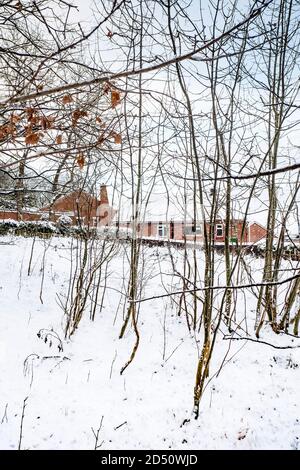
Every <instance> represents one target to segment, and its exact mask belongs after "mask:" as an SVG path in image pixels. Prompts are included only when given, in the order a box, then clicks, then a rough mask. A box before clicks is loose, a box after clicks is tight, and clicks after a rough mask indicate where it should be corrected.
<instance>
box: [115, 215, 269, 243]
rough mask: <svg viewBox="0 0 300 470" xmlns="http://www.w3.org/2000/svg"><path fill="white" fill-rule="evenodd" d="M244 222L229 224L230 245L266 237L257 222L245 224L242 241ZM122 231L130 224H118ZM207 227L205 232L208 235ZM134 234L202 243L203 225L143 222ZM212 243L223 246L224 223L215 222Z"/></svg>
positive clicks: (222, 221)
mask: <svg viewBox="0 0 300 470" xmlns="http://www.w3.org/2000/svg"><path fill="white" fill-rule="evenodd" d="M243 223H244V221H243V220H241V219H233V220H232V221H231V223H230V243H231V244H236V243H239V244H240V243H241V242H242V244H243V245H250V244H254V243H257V242H258V241H260V240H262V239H263V238H265V237H266V235H267V229H266V228H265V227H263V226H262V225H261V224H259V223H257V222H246V226H245V229H244V234H243V240H242V228H243ZM118 224H119V226H120V227H122V228H123V229H126V228H127V229H130V230H132V222H118ZM209 230H210V228H209V225H208V224H207V231H208V233H209ZM136 233H137V236H138V237H141V238H161V239H165V240H177V241H182V240H186V241H194V240H196V242H198V243H203V224H202V223H200V222H199V223H197V224H194V223H193V222H192V221H191V222H183V221H182V220H170V221H145V222H141V223H137V225H136ZM213 240H214V243H215V244H216V245H218V244H219V245H223V244H224V242H225V221H224V220H222V219H218V220H216V223H215V226H214V237H213Z"/></svg>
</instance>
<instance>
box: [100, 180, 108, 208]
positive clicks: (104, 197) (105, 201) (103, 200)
mask: <svg viewBox="0 0 300 470" xmlns="http://www.w3.org/2000/svg"><path fill="white" fill-rule="evenodd" d="M100 204H101V205H102V204H108V195H107V189H106V186H105V184H102V185H101V186H100Z"/></svg>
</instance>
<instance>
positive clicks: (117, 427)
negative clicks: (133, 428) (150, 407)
mask: <svg viewBox="0 0 300 470" xmlns="http://www.w3.org/2000/svg"><path fill="white" fill-rule="evenodd" d="M124 424H127V421H124V423H122V424H119V426H116V427H115V428H114V430H115V431H116V430H117V429H120V428H121V427H122V426H124Z"/></svg>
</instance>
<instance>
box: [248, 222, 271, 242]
mask: <svg viewBox="0 0 300 470" xmlns="http://www.w3.org/2000/svg"><path fill="white" fill-rule="evenodd" d="M266 235H267V229H266V228H264V227H261V225H259V224H257V223H255V222H254V223H253V224H251V225H250V240H249V241H250V242H251V243H256V242H258V241H259V240H261V239H262V238H264V237H265V236H266Z"/></svg>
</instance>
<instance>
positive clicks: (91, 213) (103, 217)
mask: <svg viewBox="0 0 300 470" xmlns="http://www.w3.org/2000/svg"><path fill="white" fill-rule="evenodd" d="M41 212H42V213H45V212H46V213H49V216H50V220H52V221H54V222H56V221H57V220H58V219H59V217H60V216H62V215H66V216H68V217H70V218H71V220H72V223H73V225H85V226H89V227H98V226H106V225H111V224H112V221H113V219H114V217H115V214H116V212H117V211H116V210H115V209H113V208H112V207H111V206H110V205H109V200H108V194H107V188H106V186H105V185H102V186H101V188H100V198H99V199H97V198H96V197H94V196H93V195H91V194H90V193H87V192H85V191H73V192H72V193H69V194H67V195H65V196H61V197H60V198H58V199H57V200H56V201H55V202H54V203H53V204H51V205H49V206H47V207H43V208H42V209H41Z"/></svg>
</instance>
